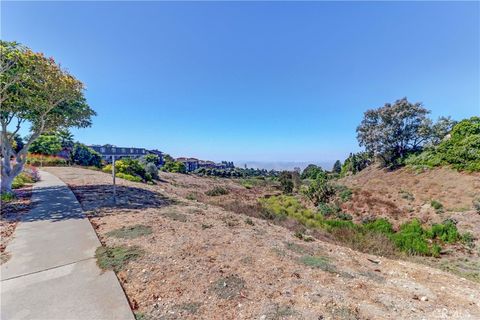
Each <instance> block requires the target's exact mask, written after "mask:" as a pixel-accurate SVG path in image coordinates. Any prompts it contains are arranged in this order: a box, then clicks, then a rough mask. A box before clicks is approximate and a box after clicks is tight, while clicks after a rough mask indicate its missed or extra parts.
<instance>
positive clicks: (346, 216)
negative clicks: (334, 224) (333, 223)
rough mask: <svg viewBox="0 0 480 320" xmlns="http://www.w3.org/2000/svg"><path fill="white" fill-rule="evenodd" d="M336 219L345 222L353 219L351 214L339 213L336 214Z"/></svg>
mask: <svg viewBox="0 0 480 320" xmlns="http://www.w3.org/2000/svg"><path fill="white" fill-rule="evenodd" d="M337 218H338V219H340V220H345V221H350V220H352V219H353V217H352V215H351V214H348V213H344V212H339V213H337Z"/></svg>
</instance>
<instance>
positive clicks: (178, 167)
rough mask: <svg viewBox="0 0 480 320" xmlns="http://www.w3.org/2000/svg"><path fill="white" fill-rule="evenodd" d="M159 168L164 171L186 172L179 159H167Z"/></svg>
mask: <svg viewBox="0 0 480 320" xmlns="http://www.w3.org/2000/svg"><path fill="white" fill-rule="evenodd" d="M160 170H162V171H165V172H173V173H186V172H187V169H186V168H185V164H183V163H182V162H179V161H169V162H165V164H164V165H163V166H162V167H161V168H160Z"/></svg>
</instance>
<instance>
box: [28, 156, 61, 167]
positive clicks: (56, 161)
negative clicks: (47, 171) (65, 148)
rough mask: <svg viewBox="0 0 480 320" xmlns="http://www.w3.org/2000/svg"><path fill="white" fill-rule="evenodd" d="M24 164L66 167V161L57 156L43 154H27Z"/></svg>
mask: <svg viewBox="0 0 480 320" xmlns="http://www.w3.org/2000/svg"><path fill="white" fill-rule="evenodd" d="M26 163H27V164H29V165H32V166H47V167H56V166H65V165H67V160H66V159H65V158H62V157H59V156H47V155H43V154H33V153H29V154H28V155H27V161H26Z"/></svg>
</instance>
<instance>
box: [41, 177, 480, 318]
mask: <svg viewBox="0 0 480 320" xmlns="http://www.w3.org/2000/svg"><path fill="white" fill-rule="evenodd" d="M47 170H48V171H49V172H51V173H53V174H55V175H57V176H59V177H60V178H61V179H62V180H64V181H65V182H66V183H67V184H68V185H69V186H70V187H71V188H72V190H73V191H74V193H75V194H76V196H77V198H78V199H79V200H80V202H81V204H82V206H83V208H84V210H85V211H86V212H87V213H88V214H89V216H90V220H91V222H92V224H93V225H94V227H95V229H96V231H97V233H98V235H99V237H100V239H101V241H102V243H103V244H104V245H107V246H117V245H124V246H139V247H140V248H141V249H142V250H143V251H144V253H143V255H142V256H141V257H140V258H138V259H136V260H134V261H131V262H129V263H128V264H127V266H126V267H125V268H124V269H122V270H120V271H119V272H117V275H118V277H119V279H120V281H121V283H122V285H123V287H124V289H125V291H126V293H127V295H128V298H129V300H130V302H131V305H132V307H133V309H134V311H135V312H136V314H137V317H138V318H140V319H262V320H264V319H479V318H480V285H479V284H478V283H475V282H471V281H469V280H466V279H464V278H460V277H457V276H455V275H452V274H450V273H446V272H443V271H441V270H438V269H434V268H430V267H427V266H424V265H420V264H415V263H412V262H403V261H394V260H389V259H386V258H379V257H376V256H371V255H367V254H363V253H359V252H355V251H353V250H351V249H348V248H345V247H340V246H336V245H333V244H329V243H325V242H322V241H318V240H316V241H313V242H304V241H302V240H299V239H298V238H296V237H294V236H293V234H292V232H291V231H289V230H287V229H285V228H283V227H280V226H276V225H272V224H270V223H269V222H268V221H266V220H260V219H256V218H249V217H246V216H243V215H238V214H234V213H232V212H229V211H226V210H225V209H222V208H220V207H219V206H215V205H211V204H205V203H202V202H199V201H198V200H189V199H194V198H195V197H194V196H192V195H191V193H192V192H196V193H197V196H202V195H203V194H204V192H205V191H206V190H208V188H210V187H211V186H212V185H219V184H221V185H224V186H225V187H226V188H229V189H230V191H231V193H235V192H244V193H246V195H247V196H248V195H249V194H250V193H252V197H253V194H255V193H256V192H260V191H256V189H255V188H252V189H248V190H247V189H246V188H243V189H242V188H240V187H239V186H238V184H236V183H233V182H231V181H229V180H223V179H222V180H220V179H218V180H214V179H210V178H198V177H190V176H185V175H162V178H163V180H164V181H163V182H161V183H159V184H158V185H146V184H141V183H134V182H129V181H125V180H122V179H118V180H117V181H118V184H119V186H118V193H119V199H118V201H117V205H116V206H113V205H112V203H111V188H110V182H111V177H110V176H109V175H108V174H105V173H102V172H96V171H91V170H85V169H78V168H48V169H47ZM192 179H193V180H192ZM190 183H192V184H191V185H190ZM352 183H353V182H352ZM184 189H185V190H184ZM411 191H412V192H415V191H414V190H413V189H412V190H411ZM263 192H269V191H268V190H267V191H263ZM187 198H188V199H187ZM440 201H441V199H440ZM462 201H463V200H462ZM465 203H466V200H465ZM460 205H463V202H462V203H461V204H460ZM133 225H143V226H145V227H150V228H151V231H152V232H151V233H149V234H145V235H143V236H140V237H132V238H116V237H113V236H111V234H112V233H109V232H111V231H114V230H118V229H119V228H122V227H128V226H133Z"/></svg>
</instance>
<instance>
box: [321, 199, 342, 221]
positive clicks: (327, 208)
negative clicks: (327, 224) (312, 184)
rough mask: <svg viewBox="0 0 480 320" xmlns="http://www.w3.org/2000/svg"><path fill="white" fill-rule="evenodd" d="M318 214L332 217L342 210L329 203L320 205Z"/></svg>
mask: <svg viewBox="0 0 480 320" xmlns="http://www.w3.org/2000/svg"><path fill="white" fill-rule="evenodd" d="M317 210H318V213H320V214H321V215H323V216H324V217H330V216H332V215H334V214H336V213H338V212H339V211H340V208H339V207H338V206H335V205H331V204H328V203H323V202H321V203H319V204H318V206H317Z"/></svg>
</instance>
